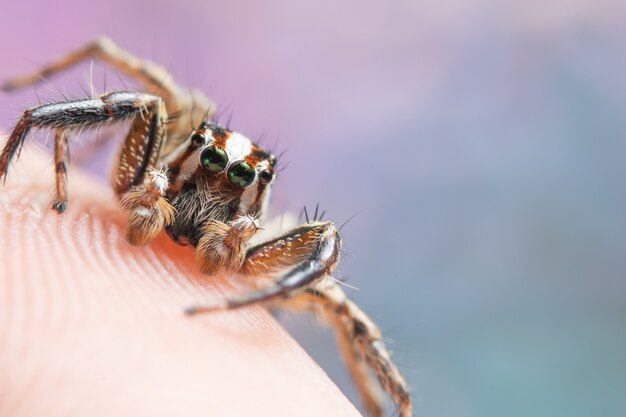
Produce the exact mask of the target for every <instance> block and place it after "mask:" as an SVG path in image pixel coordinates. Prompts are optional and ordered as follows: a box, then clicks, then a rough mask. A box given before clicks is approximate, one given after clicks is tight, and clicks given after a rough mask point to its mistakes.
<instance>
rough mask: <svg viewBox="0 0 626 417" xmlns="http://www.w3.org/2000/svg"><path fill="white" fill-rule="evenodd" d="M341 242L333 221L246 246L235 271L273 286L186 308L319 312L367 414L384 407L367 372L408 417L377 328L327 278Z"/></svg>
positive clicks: (404, 394)
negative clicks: (252, 306)
mask: <svg viewBox="0 0 626 417" xmlns="http://www.w3.org/2000/svg"><path fill="white" fill-rule="evenodd" d="M340 246H341V243H340V239H339V235H338V232H337V229H336V228H335V226H334V225H333V223H332V222H311V223H307V224H305V225H302V226H300V227H298V228H296V229H294V230H292V231H291V232H288V233H286V234H284V235H282V236H281V237H279V238H276V239H274V240H270V241H268V242H265V243H262V244H260V245H258V246H255V247H253V248H251V249H249V250H248V252H247V254H246V257H245V260H244V261H243V262H242V264H241V267H240V268H239V272H241V273H243V274H244V275H248V276H250V277H253V278H257V277H263V276H273V277H276V278H275V279H274V280H273V285H270V286H269V287H266V288H260V289H258V290H254V291H251V292H249V293H246V294H242V295H240V296H238V297H232V298H229V299H226V300H224V301H221V302H218V303H216V304H213V305H204V306H194V307H191V308H189V309H187V310H186V312H187V313H188V314H196V313H203V312H210V311H219V310H229V309H234V308H240V307H243V306H247V305H250V304H254V303H258V302H265V303H271V304H272V305H276V306H278V307H283V308H289V309H296V310H309V311H314V312H321V313H322V317H323V318H324V319H325V320H326V321H327V322H328V323H329V324H330V325H331V326H333V328H334V329H335V333H336V336H337V339H338V342H339V347H340V350H341V353H342V356H343V359H344V361H345V362H346V364H347V366H348V369H349V371H350V373H351V374H352V377H353V380H354V382H355V384H356V386H357V389H358V391H359V393H360V395H361V398H362V400H363V402H364V404H365V406H366V408H367V411H368V413H369V414H370V415H371V416H372V417H380V416H381V415H382V409H383V407H382V399H381V397H380V395H379V390H378V388H377V387H376V386H375V385H374V384H373V381H372V380H371V378H370V373H369V372H370V370H371V371H372V372H373V373H374V374H375V375H376V377H377V378H378V380H379V382H380V383H381V385H382V386H383V387H384V388H385V390H386V391H387V393H388V394H389V395H390V396H391V398H392V399H393V400H394V402H395V403H396V404H397V406H398V409H399V412H400V416H401V417H409V416H410V415H411V412H412V405H411V398H410V394H409V390H408V387H407V384H406V382H405V381H404V379H403V377H402V375H401V374H400V372H399V371H398V369H397V367H396V366H395V364H394V363H393V362H392V360H391V358H390V355H389V352H388V351H387V348H386V347H385V344H384V342H383V340H382V337H381V333H380V330H379V329H378V327H377V326H376V325H375V324H374V323H373V322H372V320H371V319H370V318H369V317H368V316H367V315H366V314H365V313H364V312H363V311H362V310H361V309H359V308H358V306H357V305H356V304H354V303H353V302H352V301H350V300H348V299H347V297H346V296H345V294H344V293H343V291H341V289H340V288H339V287H338V286H337V285H336V284H335V283H334V281H332V280H331V279H329V276H330V274H331V273H332V271H333V270H334V268H335V265H336V264H337V262H338V260H339V250H340ZM216 247H217V246H213V247H212V248H216ZM209 252H211V253H213V252H218V251H209ZM285 271H286V272H285Z"/></svg>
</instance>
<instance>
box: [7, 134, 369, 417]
mask: <svg viewBox="0 0 626 417" xmlns="http://www.w3.org/2000/svg"><path fill="white" fill-rule="evenodd" d="M3 142H4V140H3V139H2V138H0V143H3ZM51 161H52V160H51V157H49V156H48V155H44V154H42V153H41V152H40V151H38V150H36V149H34V148H32V147H28V146H27V147H26V149H24V152H23V153H22V157H21V159H20V160H19V162H18V163H15V164H13V165H12V167H11V172H10V173H9V178H8V180H7V183H6V185H5V186H4V187H2V186H1V185H0V416H11V417H18V416H42V415H45V416H47V417H54V416H118V415H124V416H175V415H176V416H265V415H267V416H358V415H359V414H358V412H357V411H356V409H355V408H354V407H353V406H352V405H351V404H350V403H349V402H348V401H347V399H346V398H345V397H344V396H343V394H341V392H340V391H339V390H338V388H337V387H336V386H335V385H334V384H333V383H332V382H331V381H330V380H329V379H328V377H327V376H326V375H325V374H324V372H323V371H322V370H320V368H319V367H318V366H317V365H316V364H315V363H314V362H313V361H312V360H311V359H310V358H309V357H308V356H307V354H306V353H305V352H304V351H303V350H302V348H301V347H300V346H299V345H298V344H297V343H296V342H295V341H294V340H293V339H292V338H291V337H290V336H289V335H288V334H287V333H286V332H285V331H284V330H283V329H282V328H281V327H280V325H279V324H278V323H277V322H276V321H275V320H274V319H273V318H272V317H271V316H270V315H269V314H268V313H267V311H265V310H264V309H263V308H262V307H260V306H256V307H251V308H246V309H242V310H238V311H232V312H225V313H215V314H211V315H203V316H197V317H188V316H185V315H184V314H183V309H184V308H185V307H187V306H189V305H191V304H195V303H201V302H202V301H209V300H215V299H218V298H220V297H223V296H224V295H225V294H227V293H233V292H236V291H237V290H244V289H245V285H243V284H242V283H240V282H238V281H237V280H236V279H235V278H232V277H227V276H219V277H209V276H206V275H203V274H201V273H200V272H199V270H198V268H197V267H196V264H195V261H194V255H193V251H192V250H190V249H189V248H185V247H180V246H177V245H176V244H174V243H173V242H171V241H170V240H169V238H168V237H167V236H166V235H165V234H161V235H160V236H159V237H158V238H157V239H156V240H155V241H154V242H153V243H152V244H150V245H148V246H146V247H133V246H131V245H130V244H129V243H127V242H126V240H125V238H124V224H125V216H124V213H123V212H122V211H121V210H120V209H119V207H118V205H117V202H116V199H115V197H114V196H113V193H112V192H111V190H110V189H109V188H108V187H107V186H106V185H105V184H102V183H100V182H97V181H94V180H93V179H90V178H89V177H88V176H86V175H84V174H81V173H80V172H79V171H78V170H76V169H70V171H71V174H70V177H69V193H70V194H69V201H70V204H69V207H68V209H67V210H66V212H65V213H64V214H62V215H58V214H56V212H54V211H53V210H51V209H50V207H51V195H52V190H53V173H52V162H51Z"/></svg>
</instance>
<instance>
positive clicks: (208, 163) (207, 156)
mask: <svg viewBox="0 0 626 417" xmlns="http://www.w3.org/2000/svg"><path fill="white" fill-rule="evenodd" d="M200 163H201V164H202V166H203V167H205V168H206V169H207V170H209V171H211V172H220V171H223V170H224V168H226V164H228V156H227V155H226V152H224V151H223V150H222V149H220V148H217V147H215V146H210V147H208V148H206V149H205V150H203V151H202V154H201V155H200Z"/></svg>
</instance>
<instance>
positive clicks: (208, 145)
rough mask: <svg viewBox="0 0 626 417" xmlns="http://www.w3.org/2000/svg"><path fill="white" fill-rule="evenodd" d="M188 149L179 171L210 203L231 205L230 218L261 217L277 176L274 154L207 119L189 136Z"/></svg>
mask: <svg viewBox="0 0 626 417" xmlns="http://www.w3.org/2000/svg"><path fill="white" fill-rule="evenodd" d="M187 149H188V151H187V154H188V156H189V157H188V158H187V161H185V162H183V163H182V170H183V171H187V172H188V173H189V174H188V175H189V177H188V178H189V180H191V181H193V182H194V183H195V184H197V185H198V186H199V187H204V188H206V194H207V195H210V198H211V201H212V203H216V204H223V205H228V206H229V207H232V209H231V210H230V211H229V213H230V214H229V216H228V217H230V218H231V219H232V218H235V217H237V216H242V215H247V214H253V215H256V216H259V217H262V215H263V213H264V212H265V211H266V207H267V203H268V200H269V194H270V188H271V185H272V183H273V182H274V179H275V177H276V174H275V171H274V166H275V164H276V157H275V156H274V155H272V154H271V153H270V152H268V151H266V150H264V149H263V148H261V147H260V146H258V145H256V144H254V143H252V142H251V141H250V140H249V139H248V138H247V137H245V136H243V135H242V134H240V133H237V132H233V131H231V130H228V129H226V128H223V127H221V126H219V125H217V124H215V123H208V122H206V123H203V124H201V125H200V127H199V128H198V129H197V130H195V131H194V132H193V133H192V134H191V135H190V136H189V142H188V145H187ZM215 200H219V201H215ZM228 220H230V219H228Z"/></svg>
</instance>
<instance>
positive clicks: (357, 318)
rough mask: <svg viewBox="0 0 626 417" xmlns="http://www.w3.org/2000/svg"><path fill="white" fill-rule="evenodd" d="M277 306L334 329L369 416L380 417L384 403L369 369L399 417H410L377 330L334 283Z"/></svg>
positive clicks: (399, 377) (402, 384)
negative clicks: (306, 312) (303, 312)
mask: <svg viewBox="0 0 626 417" xmlns="http://www.w3.org/2000/svg"><path fill="white" fill-rule="evenodd" d="M277 306H278V307H282V308H287V309H292V310H309V311H313V312H316V313H318V314H319V316H320V318H321V319H322V320H324V321H326V322H327V323H328V324H330V325H331V326H332V327H333V328H334V330H335V334H336V338H337V342H338V345H339V350H340V352H341V355H342V357H343V360H344V362H345V363H346V365H347V367H348V370H349V371H350V374H351V375H352V378H353V380H354V383H355V385H356V388H357V391H358V392H359V395H360V397H361V400H362V401H363V404H364V405H365V408H366V410H367V412H368V415H369V416H371V417H380V416H381V415H382V411H383V404H382V398H381V396H380V391H379V389H378V387H377V386H376V385H375V384H374V381H372V378H371V376H370V374H369V371H368V368H369V369H370V370H371V371H373V373H374V374H375V375H376V377H377V378H378V381H379V382H380V384H381V385H382V386H383V388H384V389H385V391H386V392H387V393H388V394H389V396H390V397H391V398H392V399H393V401H394V402H395V404H396V405H397V407H398V411H399V416H400V417H409V416H411V413H412V404H411V397H410V393H409V388H408V386H407V384H406V382H405V381H404V378H403V377H402V375H401V373H400V371H399V370H398V369H397V367H396V366H395V364H394V363H393V361H392V360H391V357H390V355H389V352H388V350H387V348H386V347H385V344H384V342H383V340H382V336H381V332H380V330H379V329H378V327H377V326H376V324H374V322H372V320H371V319H370V318H369V317H368V316H367V315H366V314H365V313H364V312H363V311H362V310H361V309H360V308H359V307H358V306H357V305H356V304H354V303H353V302H352V301H350V300H349V299H348V298H347V297H346V295H345V293H344V292H343V291H342V290H341V288H339V286H338V285H337V284H336V283H335V282H334V281H332V280H324V281H321V282H319V283H317V284H315V285H312V286H310V287H309V288H307V289H306V290H305V291H304V292H301V293H300V294H298V295H296V296H294V297H292V298H289V299H286V300H281V301H279V302H278V303H277Z"/></svg>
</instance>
